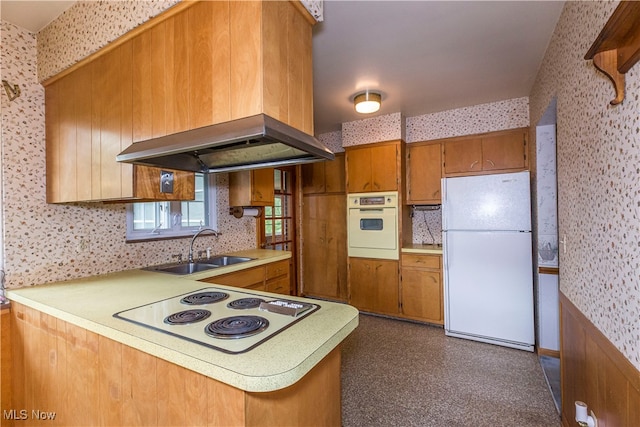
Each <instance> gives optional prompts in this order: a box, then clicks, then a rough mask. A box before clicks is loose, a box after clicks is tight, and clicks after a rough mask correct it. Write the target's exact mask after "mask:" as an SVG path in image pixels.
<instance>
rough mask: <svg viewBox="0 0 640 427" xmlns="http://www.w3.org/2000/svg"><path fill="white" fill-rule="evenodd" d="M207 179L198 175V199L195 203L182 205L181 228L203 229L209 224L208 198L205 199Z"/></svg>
mask: <svg viewBox="0 0 640 427" xmlns="http://www.w3.org/2000/svg"><path fill="white" fill-rule="evenodd" d="M204 181H205V178H204V175H203V174H201V173H197V174H196V179H195V184H196V186H195V187H196V198H195V201H193V202H181V203H180V214H181V220H180V226H182V227H202V226H206V225H208V224H207V211H206V198H205V183H204Z"/></svg>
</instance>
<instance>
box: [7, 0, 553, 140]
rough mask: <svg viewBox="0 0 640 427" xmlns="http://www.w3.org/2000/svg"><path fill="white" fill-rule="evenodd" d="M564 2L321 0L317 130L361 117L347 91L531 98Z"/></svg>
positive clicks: (24, 8) (411, 105) (35, 5)
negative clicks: (366, 90)
mask: <svg viewBox="0 0 640 427" xmlns="http://www.w3.org/2000/svg"><path fill="white" fill-rule="evenodd" d="M73 3H75V2H73V1H6V0H2V2H1V4H0V7H1V13H2V19H3V20H7V21H9V22H12V23H14V24H16V25H19V26H21V27H23V28H26V29H28V30H30V31H33V32H35V31H38V30H39V29H41V28H42V27H44V26H45V25H46V24H48V23H49V22H51V21H52V20H53V19H55V17H56V16H58V15H59V14H60V13H62V12H63V11H64V10H66V9H67V8H68V7H70V6H71V5H72V4H73ZM563 4H564V2H561V1H338V0H327V1H325V2H324V22H321V23H319V24H317V25H316V26H315V28H314V38H313V49H314V53H313V55H314V110H315V126H316V133H318V134H319V133H324V132H329V131H333V130H339V129H340V125H341V123H343V122H348V121H352V120H359V119H362V118H365V117H371V116H363V115H361V114H358V113H356V112H355V111H354V109H353V104H352V100H353V95H354V94H355V93H357V92H359V91H361V90H364V89H374V90H378V91H380V92H381V93H382V108H381V110H380V111H379V112H378V113H376V114H374V115H380V114H389V113H397V112H401V113H403V114H404V115H405V116H406V117H412V116H416V115H421V114H427V113H433V112H438V111H445V110H448V109H452V108H460V107H466V106H471V105H477V104H482V103H487V102H494V101H500V100H505V99H511V98H518V97H522V96H528V95H529V93H530V90H531V88H532V86H533V83H534V78H535V76H536V74H537V72H538V69H539V67H540V64H541V61H542V58H543V55H544V52H545V50H546V48H547V45H548V44H549V40H550V38H551V34H552V33H553V30H554V28H555V26H556V23H557V21H558V18H559V16H560V12H561V11H562V7H563Z"/></svg>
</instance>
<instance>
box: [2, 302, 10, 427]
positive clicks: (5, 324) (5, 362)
mask: <svg viewBox="0 0 640 427" xmlns="http://www.w3.org/2000/svg"><path fill="white" fill-rule="evenodd" d="M11 372H12V369H11V308H10V307H8V306H7V307H3V308H2V309H1V310H0V425H3V426H4V425H5V423H6V420H4V417H2V413H3V410H7V409H13V406H12V404H11ZM7 425H8V424H7Z"/></svg>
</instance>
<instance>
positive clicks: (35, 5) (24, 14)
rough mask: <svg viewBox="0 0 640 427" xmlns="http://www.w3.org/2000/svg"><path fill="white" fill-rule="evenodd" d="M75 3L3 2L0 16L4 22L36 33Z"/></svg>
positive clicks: (23, 0) (0, 3)
mask: <svg viewBox="0 0 640 427" xmlns="http://www.w3.org/2000/svg"><path fill="white" fill-rule="evenodd" d="M75 3H76V2H75V1H53V0H51V1H31V0H20V1H13V0H1V1H0V14H1V15H2V20H3V21H8V22H11V23H12V24H15V25H17V26H19V27H22V28H26V29H27V30H29V31H31V32H32V33H35V32H37V31H39V30H40V29H41V28H43V27H46V26H47V24H49V23H50V22H51V21H53V20H54V19H56V17H58V15H60V14H61V13H62V12H64V11H65V10H67V9H69V8H70V7H71V6H73V5H74V4H75Z"/></svg>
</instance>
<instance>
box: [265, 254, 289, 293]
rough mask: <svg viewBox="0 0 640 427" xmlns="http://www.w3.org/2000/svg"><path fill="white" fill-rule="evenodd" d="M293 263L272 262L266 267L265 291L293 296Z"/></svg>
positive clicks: (284, 261) (287, 261)
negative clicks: (291, 271)
mask: <svg viewBox="0 0 640 427" xmlns="http://www.w3.org/2000/svg"><path fill="white" fill-rule="evenodd" d="M290 270H291V262H290V261H289V260H288V259H287V260H283V261H277V262H272V263H271V264H267V265H266V266H265V290H266V291H267V292H273V293H276V294H283V295H291V273H290Z"/></svg>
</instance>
